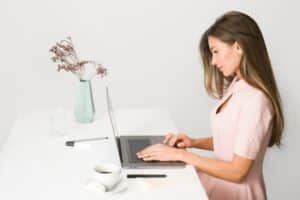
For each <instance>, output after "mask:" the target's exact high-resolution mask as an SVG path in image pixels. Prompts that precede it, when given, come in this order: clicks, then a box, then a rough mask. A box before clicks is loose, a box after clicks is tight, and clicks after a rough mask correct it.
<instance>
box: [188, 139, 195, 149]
mask: <svg viewBox="0 0 300 200" xmlns="http://www.w3.org/2000/svg"><path fill="white" fill-rule="evenodd" d="M189 147H190V148H194V147H196V139H193V138H191V145H190V146H189Z"/></svg>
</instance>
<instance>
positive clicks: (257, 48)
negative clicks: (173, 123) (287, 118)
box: [137, 11, 284, 200]
mask: <svg viewBox="0 0 300 200" xmlns="http://www.w3.org/2000/svg"><path fill="white" fill-rule="evenodd" d="M200 52H201V57H202V61H203V65H204V72H205V77H204V79H205V87H206V90H207V92H208V94H209V95H211V96H213V97H216V98H218V99H220V100H219V102H218V103H217V105H216V107H215V108H214V109H213V110H212V112H211V115H210V120H211V126H212V137H209V138H199V139H192V138H190V137H188V136H187V135H184V134H178V135H173V134H168V135H167V136H166V138H165V140H164V144H157V145H153V146H150V147H147V148H146V149H144V150H142V151H140V152H138V153H137V156H138V157H139V158H141V159H143V160H145V161H150V160H160V161H175V160H179V161H183V162H186V163H187V164H190V165H193V166H195V167H196V169H197V170H198V171H199V177H200V179H201V182H202V183H203V186H204V188H205V190H206V192H207V195H208V197H209V198H210V199H222V200H223V199H225V200H226V199H230V200H233V199H243V200H244V199H259V200H262V199H266V198H267V196H266V189H265V184H264V179H263V173H262V169H263V160H264V155H265V152H266V149H267V147H268V146H269V147H271V146H273V145H277V146H280V144H281V135H282V131H283V127H284V119H283V113H282V109H281V103H280V95H279V92H278V89H277V86H276V82H275V78H274V75H273V72H272V67H271V62H270V59H269V56H268V53H267V48H266V45H265V42H264V39H263V36H262V33H261V31H260V29H259V27H258V25H257V24H256V22H255V21H254V20H253V19H252V18H251V17H249V16H248V15H246V14H244V13H241V12H235V11H233V12H228V13H225V14H224V15H223V16H221V17H220V18H218V19H217V20H216V22H215V23H214V24H213V25H212V26H211V27H210V28H209V29H208V30H207V31H206V32H205V33H204V34H203V36H202V39H201V42H200ZM175 147H177V148H175ZM189 147H194V148H200V149H206V150H213V151H214V154H215V156H214V158H207V157H204V156H201V155H196V154H194V153H191V152H188V151H186V150H185V148H189Z"/></svg>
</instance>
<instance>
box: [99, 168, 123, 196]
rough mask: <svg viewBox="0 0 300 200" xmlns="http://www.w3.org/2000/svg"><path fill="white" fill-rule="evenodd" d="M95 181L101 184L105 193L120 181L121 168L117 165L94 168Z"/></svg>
mask: <svg viewBox="0 0 300 200" xmlns="http://www.w3.org/2000/svg"><path fill="white" fill-rule="evenodd" d="M94 175H95V179H96V181H98V182H99V183H101V184H102V185H103V186H104V187H105V189H106V191H107V190H110V189H111V188H113V187H114V186H115V185H116V184H117V183H118V182H119V181H120V179H121V168H120V167H119V166H117V165H114V164H110V163H106V164H101V165H97V166H95V167H94Z"/></svg>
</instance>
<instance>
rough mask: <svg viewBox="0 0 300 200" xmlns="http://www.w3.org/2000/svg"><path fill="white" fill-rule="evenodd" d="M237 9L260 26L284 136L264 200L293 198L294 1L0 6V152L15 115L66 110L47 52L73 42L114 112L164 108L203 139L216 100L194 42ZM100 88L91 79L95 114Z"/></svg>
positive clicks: (63, 83)
mask: <svg viewBox="0 0 300 200" xmlns="http://www.w3.org/2000/svg"><path fill="white" fill-rule="evenodd" d="M233 9H237V10H240V11H245V12H247V13H248V14H250V15H251V16H253V17H254V18H255V19H256V21H257V22H258V23H259V25H260V27H261V29H262V31H263V33H264V36H265V40H266V43H267V46H268V49H269V53H270V56H271V59H272V63H273V67H274V71H275V75H276V78H277V82H278V85H279V88H280V92H281V95H282V98H283V103H284V111H285V116H286V129H285V133H284V134H285V137H284V145H283V147H282V149H280V150H278V149H276V148H273V149H271V150H270V151H269V153H268V155H267V157H266V164H265V177H266V182H267V188H268V195H269V199H294V198H296V196H298V195H299V194H300V192H299V191H298V186H299V184H298V178H299V172H298V171H299V164H300V160H299V156H298V154H297V142H298V141H299V139H300V136H299V135H298V134H297V133H298V130H299V129H300V123H297V119H298V117H299V108H298V106H299V103H298V102H299V100H300V98H299V95H298V92H299V91H300V90H299V84H298V80H297V75H298V73H299V58H298V51H299V49H298V46H299V44H300V42H299V35H300V29H299V27H297V20H296V19H299V18H300V14H299V3H297V1H296V0H295V1H285V2H283V1H281V2H280V1H242V0H239V1H218V0H212V1H205V2H204V1H199V0H197V1H196V0H195V1H174V0H173V1H171V0H164V1H158V0H152V1H141V0H139V1H138V0H136V1H135V0H127V1H116V0H107V1H104V0H102V1H100V0H94V1H93V0H85V1H67V0H52V1H40V0H27V1H16V0H1V3H0V22H1V23H0V24H1V37H0V53H1V54H0V55H1V61H2V62H1V67H0V70H1V71H0V73H1V75H2V79H1V84H0V85H1V86H0V87H1V88H0V89H1V107H0V108H1V111H2V112H1V122H2V123H1V129H0V145H1V142H3V140H4V138H5V137H6V136H7V134H8V133H9V129H10V127H11V125H12V123H13V120H14V119H15V117H16V116H17V113H19V112H24V111H25V112H26V111H30V110H33V109H37V108H45V107H59V106H60V107H64V106H72V104H73V98H74V89H75V86H76V84H75V83H76V80H75V79H74V77H72V75H71V74H67V73H57V72H56V67H55V66H54V64H53V63H51V62H50V60H49V57H50V54H49V52H48V50H49V48H50V46H51V45H52V44H54V42H56V41H58V40H60V39H63V38H64V37H66V36H69V35H70V36H72V38H73V40H74V42H75V45H76V49H77V51H78V54H79V56H80V57H81V58H88V59H96V60H98V61H100V62H102V63H103V64H104V65H105V66H107V67H108V70H109V82H110V85H111V90H112V96H113V101H114V105H115V107H117V108H118V107H119V108H122V107H133V108H138V107H155V106H160V107H168V108H169V109H170V112H171V114H172V117H173V119H174V120H175V122H176V124H177V126H178V128H179V130H180V131H182V132H186V133H188V134H190V135H191V136H195V137H201V136H207V135H209V134H210V127H209V120H208V114H209V112H210V110H211V109H212V106H213V105H214V103H215V101H214V100H212V99H210V98H209V97H208V96H207V95H206V93H205V90H204V85H203V70H202V66H201V64H200V62H199V53H198V43H199V39H200V36H201V34H202V33H203V32H204V30H205V29H206V28H208V26H209V25H210V24H212V23H213V21H214V20H215V18H216V17H218V16H219V15H221V14H222V13H224V12H226V11H229V10H233ZM103 85H104V82H103V80H101V79H100V78H96V79H94V80H93V86H94V93H95V98H96V106H97V107H98V111H99V112H102V110H101V109H102V106H101V105H102V104H103V102H102V100H103V99H102V96H103Z"/></svg>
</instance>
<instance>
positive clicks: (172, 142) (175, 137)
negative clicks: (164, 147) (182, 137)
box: [168, 135, 178, 146]
mask: <svg viewBox="0 0 300 200" xmlns="http://www.w3.org/2000/svg"><path fill="white" fill-rule="evenodd" d="M177 140H178V137H177V135H175V136H173V137H172V138H171V139H170V140H169V142H168V144H169V145H170V146H175V144H176V142H177Z"/></svg>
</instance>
